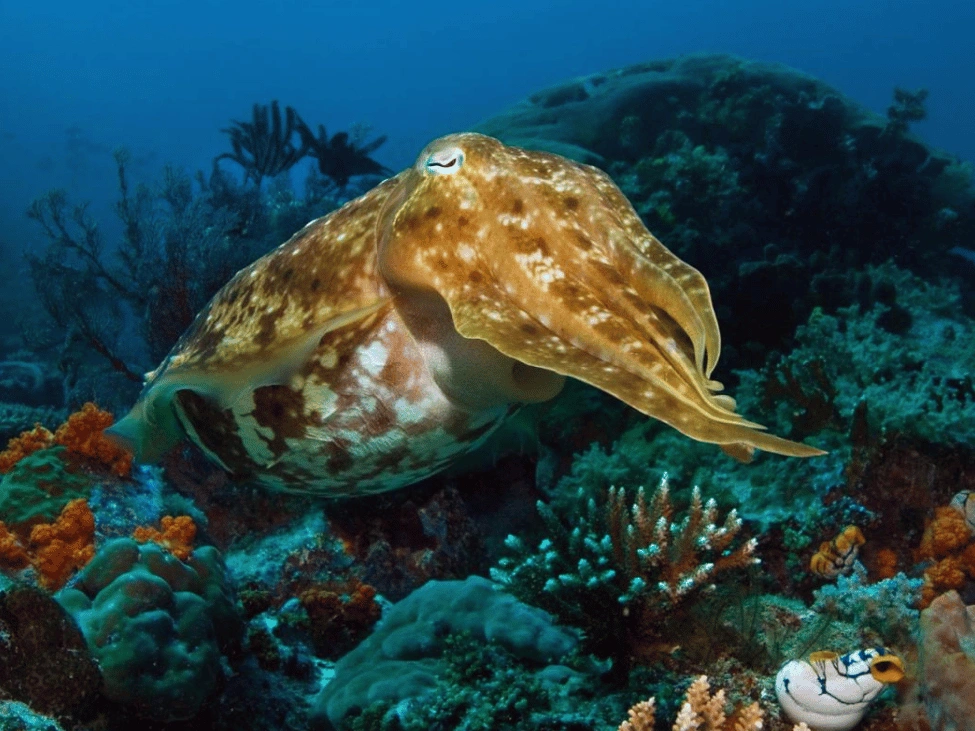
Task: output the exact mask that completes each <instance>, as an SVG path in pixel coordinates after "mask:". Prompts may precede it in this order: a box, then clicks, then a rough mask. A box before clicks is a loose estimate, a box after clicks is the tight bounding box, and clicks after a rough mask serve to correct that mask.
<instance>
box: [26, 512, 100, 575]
mask: <svg viewBox="0 0 975 731" xmlns="http://www.w3.org/2000/svg"><path fill="white" fill-rule="evenodd" d="M94 540H95V516H94V514H92V512H91V508H89V507H88V502H87V501H86V500H83V499H80V500H72V501H71V502H69V503H68V504H67V505H65V506H64V509H63V510H61V515H59V516H58V519H57V520H56V521H54V522H53V523H51V524H47V523H42V524H40V525H35V526H34V527H33V529H31V532H30V543H31V548H32V549H33V552H34V558H33V561H32V563H33V564H34V568H35V569H36V570H37V574H38V577H39V578H40V582H41V584H42V585H44V586H46V587H47V588H48V589H52V590H54V589H59V588H61V587H62V586H64V583H65V582H66V581H67V580H68V578H69V577H70V576H71V574H72V573H74V571H75V570H76V569H80V568H83V567H84V566H85V565H86V564H87V563H88V562H89V561H91V559H92V556H94V555H95V545H94Z"/></svg>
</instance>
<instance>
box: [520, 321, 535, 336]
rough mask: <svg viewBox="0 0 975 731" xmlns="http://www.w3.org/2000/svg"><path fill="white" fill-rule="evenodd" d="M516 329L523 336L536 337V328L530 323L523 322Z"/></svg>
mask: <svg viewBox="0 0 975 731" xmlns="http://www.w3.org/2000/svg"><path fill="white" fill-rule="evenodd" d="M518 329H519V330H521V331H522V332H523V333H524V334H525V335H538V328H537V327H536V326H535V325H533V324H532V323H530V322H523V323H522V324H521V326H520V327H519V328H518Z"/></svg>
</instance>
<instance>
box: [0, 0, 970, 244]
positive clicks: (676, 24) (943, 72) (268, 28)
mask: <svg viewBox="0 0 975 731" xmlns="http://www.w3.org/2000/svg"><path fill="white" fill-rule="evenodd" d="M973 35H975V4H972V3H970V2H966V1H965V0H929V1H928V2H920V1H919V0H860V1H859V2H855V3H849V2H840V1H839V0H806V1H804V2H772V1H770V0H751V1H749V2H738V3H729V2H722V1H719V0H688V1H684V2H659V1H657V0H643V1H640V2H636V1H633V0H630V1H625V2H624V1H618V0H616V1H613V0H611V1H608V2H589V1H582V0H546V1H539V0H527V1H519V0H500V1H499V2H491V3H472V2H467V3H462V2H443V1H439V2H429V1H427V2H412V3H402V2H398V1H397V2H392V1H390V0H383V1H382V2H308V1H301V0H282V1H280V2H274V3H271V2H257V1H255V0H240V1H239V2H234V3H228V2H219V1H218V0H194V1H189V0H157V1H154V2H135V3H134V2H127V1H126V2H122V1H120V0H93V1H92V2H85V3H77V2H63V1H60V0H57V1H54V2H48V3H44V4H38V3H27V2H14V1H13V0H3V1H2V2H0V244H2V245H4V246H6V247H13V248H15V249H19V248H20V247H22V246H25V245H30V241H31V239H32V238H33V237H35V236H36V230H35V229H34V228H33V227H32V225H31V224H30V223H29V222H28V221H26V220H25V218H24V216H23V210H24V208H25V207H26V205H27V204H28V203H29V202H30V200H31V199H33V198H34V197H36V196H37V195H39V194H40V193H41V192H43V191H45V190H47V189H48V188H50V187H52V186H61V187H66V188H68V189H69V191H71V192H72V193H74V194H75V195H77V196H78V198H79V199H92V200H93V201H94V206H95V208H94V210H95V211H96V212H98V211H100V210H103V211H105V212H107V211H109V208H108V206H109V204H110V201H111V200H112V197H113V196H114V192H115V191H114V184H113V175H114V170H113V167H112V162H111V158H110V155H109V153H110V151H111V150H112V149H113V148H114V147H116V146H118V145H126V146H128V147H129V148H130V149H131V150H132V151H133V153H134V155H135V157H136V158H137V160H141V161H142V162H143V165H142V169H141V170H136V171H135V172H136V174H142V175H145V176H146V177H147V178H153V177H155V176H157V175H158V172H159V169H160V168H161V166H162V165H163V164H165V163H176V164H179V165H183V166H186V167H188V168H190V169H196V168H207V167H208V166H209V161H210V159H211V158H212V157H213V156H215V155H216V154H218V153H219V152H221V151H223V150H224V149H225V146H226V143H225V138H223V136H222V135H221V133H220V129H221V128H222V127H225V126H226V125H227V124H228V122H229V120H231V119H241V118H246V117H248V116H249V112H250V108H251V105H252V104H253V103H254V102H257V101H261V102H265V103H266V102H267V101H270V100H271V99H273V98H276V99H279V100H280V101H281V103H282V104H283V105H284V104H290V105H293V106H295V107H296V108H297V109H298V110H299V111H300V112H301V114H302V115H303V116H304V117H305V118H306V119H307V120H309V122H312V123H313V124H317V123H324V124H325V125H326V126H327V127H328V128H329V129H330V130H338V129H345V128H347V127H349V126H350V125H351V124H353V123H356V122H364V123H366V124H369V125H372V127H373V128H374V130H375V132H376V133H377V134H386V135H388V136H389V141H388V142H387V143H386V145H385V146H384V147H383V148H382V149H381V150H380V151H379V153H378V155H377V157H378V158H379V160H380V161H381V162H383V163H385V164H387V165H389V166H390V167H391V168H393V169H400V168H402V167H404V166H406V165H407V164H409V163H410V162H412V160H413V159H414V157H415V155H416V153H417V152H418V151H419V149H420V148H422V146H423V145H424V144H426V142H428V141H429V140H430V139H432V138H434V137H436V136H438V135H441V134H445V133H447V132H452V131H457V130H462V129H465V128H467V127H469V126H471V125H473V124H475V123H476V122H478V121H479V120H481V119H484V118H486V117H488V116H491V115H493V114H496V113H497V112H498V111H500V110H501V109H503V108H505V107H507V106H509V105H510V104H512V103H513V102H515V101H517V100H519V99H521V98H523V97H524V96H526V95H528V94H530V93H532V92H534V91H537V90H538V89H541V88H544V87H545V86H548V85H551V84H555V83H558V82H561V81H564V80H566V79H568V78H571V77H573V76H578V75H582V74H587V73H594V72H597V71H604V70H607V69H611V68H615V67H619V66H625V65H628V64H632V63H638V62H641V61H646V60H649V59H653V58H664V57H669V56H673V55H675V54H680V53H688V52H695V51H718V52H728V53H735V54H739V55H742V56H744V57H746V58H752V59H756V60H768V61H780V62H783V63H786V64H790V65H793V66H795V67H797V68H799V69H801V70H803V71H805V72H808V73H810V74H812V75H814V76H818V77H820V78H822V79H823V80H825V81H826V82H828V83H830V84H832V85H834V86H836V87H837V88H839V89H840V90H841V91H843V92H845V93H846V94H848V95H850V96H851V97H853V98H854V99H856V100H857V101H859V102H861V103H863V104H866V105H867V106H869V107H871V108H873V109H875V110H877V111H879V112H882V111H883V110H884V109H885V108H886V106H887V104H888V103H889V100H890V95H891V90H892V88H893V87H894V86H895V85H900V86H904V87H907V88H917V87H926V88H928V89H930V91H931V96H930V98H929V102H928V108H929V111H930V115H929V120H928V121H926V122H924V123H923V124H921V125H919V126H918V127H917V128H916V129H915V131H916V132H917V133H919V134H920V135H921V136H922V137H923V138H924V139H925V140H927V141H929V142H931V143H934V144H936V145H938V146H940V147H943V148H945V149H947V150H948V151H949V152H952V153H955V154H958V155H960V156H962V157H963V158H965V159H969V160H975V139H973V136H972V133H971V130H972V129H975V50H973V44H972V38H973ZM105 218H108V219H110V218H111V216H110V215H109V216H105Z"/></svg>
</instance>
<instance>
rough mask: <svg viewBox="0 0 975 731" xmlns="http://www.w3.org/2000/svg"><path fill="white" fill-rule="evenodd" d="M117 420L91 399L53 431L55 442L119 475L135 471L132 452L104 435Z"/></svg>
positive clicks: (126, 475) (124, 475)
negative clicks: (133, 469)
mask: <svg viewBox="0 0 975 731" xmlns="http://www.w3.org/2000/svg"><path fill="white" fill-rule="evenodd" d="M114 421H115V417H114V416H112V415H111V413H109V412H108V411H102V410H101V409H99V408H98V407H97V406H95V404H93V403H91V402H90V401H89V402H88V403H86V404H85V405H84V406H82V407H81V409H80V410H79V411H76V412H74V413H73V414H71V416H69V417H68V420H67V421H66V422H64V423H63V424H62V425H61V426H59V427H58V430H57V431H56V432H55V433H54V441H55V443H56V444H60V445H62V446H64V447H66V448H67V449H68V451H69V452H74V453H75V454H80V455H83V456H85V457H88V458H89V459H92V460H94V461H96V462H98V463H100V464H103V465H105V466H106V467H108V468H109V469H110V470H111V471H112V472H114V473H115V474H116V475H118V476H119V477H128V475H129V474H130V473H131V472H132V455H131V454H130V453H129V452H127V451H126V450H124V449H122V448H121V447H120V446H118V445H117V444H116V443H115V442H113V441H111V440H110V439H108V438H106V437H105V430H106V429H107V428H108V427H110V426H111V425H112V424H113V423H114Z"/></svg>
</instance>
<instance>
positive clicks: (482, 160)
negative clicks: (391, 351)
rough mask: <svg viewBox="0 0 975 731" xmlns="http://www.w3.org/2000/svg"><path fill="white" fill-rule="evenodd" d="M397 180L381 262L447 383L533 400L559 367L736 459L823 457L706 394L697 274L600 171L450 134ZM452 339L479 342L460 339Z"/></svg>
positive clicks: (707, 324)
mask: <svg viewBox="0 0 975 731" xmlns="http://www.w3.org/2000/svg"><path fill="white" fill-rule="evenodd" d="M404 175H405V177H404V178H403V184H402V186H401V187H400V189H399V190H398V191H397V192H396V193H395V194H394V195H392V196H390V198H389V199H388V200H387V203H386V206H385V207H384V209H383V212H382V214H381V216H380V229H379V268H380V272H381V274H382V276H383V277H384V279H385V281H386V282H387V284H388V285H389V287H390V289H391V290H392V291H393V292H394V293H395V295H396V298H395V300H394V302H395V305H396V306H397V307H398V308H400V310H401V312H402V313H403V317H404V320H405V321H406V322H407V323H408V324H410V323H419V324H418V325H417V330H418V332H420V335H419V338H420V339H421V340H426V341H428V342H429V350H431V351H432V352H436V353H437V354H438V356H439V357H440V360H441V361H442V362H441V363H440V365H439V366H438V367H435V368H434V370H435V377H436V378H437V379H438V382H439V383H440V384H441V388H442V389H443V390H444V392H445V393H448V394H456V398H457V399H458V400H459V401H461V402H463V400H464V398H466V397H467V394H476V398H477V399H478V400H479V402H483V401H484V400H489V399H490V398H492V396H493V397H496V398H497V399H498V400H502V399H504V398H506V397H507V398H512V397H516V398H519V399H520V400H531V398H530V397H531V396H536V395H537V396H538V398H539V400H540V399H541V398H543V397H544V396H545V394H547V393H548V392H549V391H551V390H553V389H554V388H556V386H557V385H558V384H557V383H556V382H555V381H554V380H553V379H552V378H549V379H546V378H545V375H544V374H559V375H561V376H569V377H572V378H577V379H579V380H581V381H584V382H586V383H589V384H591V385H593V386H595V387H597V388H600V389H602V390H604V391H606V392H607V393H610V394H612V395H613V396H615V397H617V398H619V399H620V400H622V401H624V402H625V403H627V404H629V405H630V406H632V407H633V408H635V409H637V410H639V411H641V412H642V413H644V414H647V415H648V416H652V417H654V418H656V419H659V420H661V421H663V422H665V423H667V424H670V425H671V426H673V427H674V428H676V429H678V430H679V431H681V432H682V433H684V434H686V435H687V436H689V437H692V438H694V439H697V440H700V441H704V442H711V443H715V444H720V445H723V446H724V447H725V448H726V451H728V452H729V453H731V454H733V455H734V456H738V457H746V456H747V455H748V454H749V453H750V451H751V449H753V448H759V449H764V450H766V451H769V452H775V453H779V454H785V455H791V456H799V457H808V456H813V455H818V454H823V452H822V451H821V450H819V449H816V448H814V447H810V446H807V445H804V444H799V443H796V442H792V441H789V440H787V439H783V438H781V437H777V436H774V435H771V434H767V433H763V432H762V431H760V430H761V429H763V427H762V426H761V425H759V424H755V423H753V422H750V421H747V420H746V419H744V418H743V417H742V416H740V415H739V414H737V413H735V411H734V405H735V404H734V400H733V399H731V398H730V397H728V396H724V395H720V394H717V393H716V391H718V390H720V389H721V384H719V383H717V382H715V381H712V380H710V374H711V372H712V371H713V369H714V367H715V365H716V363H717V359H718V355H719V349H720V335H719V330H718V324H717V320H716V318H715V314H714V308H713V306H712V304H711V297H710V293H709V291H708V287H707V283H706V282H705V280H704V278H703V277H702V276H701V274H700V273H699V272H698V271H697V270H695V269H694V268H693V267H691V266H689V265H687V264H686V263H684V262H682V261H680V260H679V259H678V258H677V257H675V256H674V255H673V254H672V253H671V252H670V251H668V250H667V249H666V248H665V247H664V246H663V244H661V243H660V242H659V241H658V240H657V239H656V238H654V237H653V235H652V234H650V232H649V231H647V230H646V228H645V227H644V226H643V224H642V222H641V221H640V219H639V216H638V215H637V214H636V212H635V211H634V210H633V208H632V206H631V205H630V204H629V203H628V202H627V200H626V198H625V197H624V196H623V195H622V194H621V193H620V192H619V190H618V189H617V188H616V186H615V185H614V184H613V183H612V181H611V180H610V179H609V178H608V177H607V176H606V175H605V174H603V173H602V172H600V171H599V170H597V169H595V168H592V167H589V166H586V165H580V164H578V163H574V162H572V161H569V160H566V159H564V158H561V157H558V156H555V155H550V154H546V153H540V152H528V151H525V150H520V149H517V148H511V147H506V146H504V145H503V144H501V143H500V142H498V141H497V140H494V139H492V138H489V137H484V136H482V135H475V134H463V135H452V136H449V137H446V138H442V139H440V140H438V141H436V142H434V143H432V144H431V145H430V146H428V148H427V149H426V150H424V152H423V153H421V155H420V158H419V159H418V161H417V164H416V165H415V166H414V168H413V169H412V170H410V171H408V172H407V173H406V174H404ZM458 335H459V336H461V338H463V339H465V340H466V341H467V342H471V341H475V342H479V343H482V344H483V345H486V346H490V347H486V348H485V347H481V348H475V347H468V348H466V349H465V346H464V344H463V343H462V342H461V343H458V342H457V336H458ZM438 348H439V351H438ZM499 354H500V355H499ZM471 373H481V374H484V376H485V378H486V380H487V381H489V384H488V385H489V386H490V387H488V386H484V385H483V384H482V387H481V388H475V387H474V386H473V385H472V383H474V382H472V381H471V380H470V374H471ZM458 376H462V378H463V379H466V381H464V380H460V379H459V378H458ZM505 388H507V391H505ZM526 395H527V396H528V397H529V398H526Z"/></svg>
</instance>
